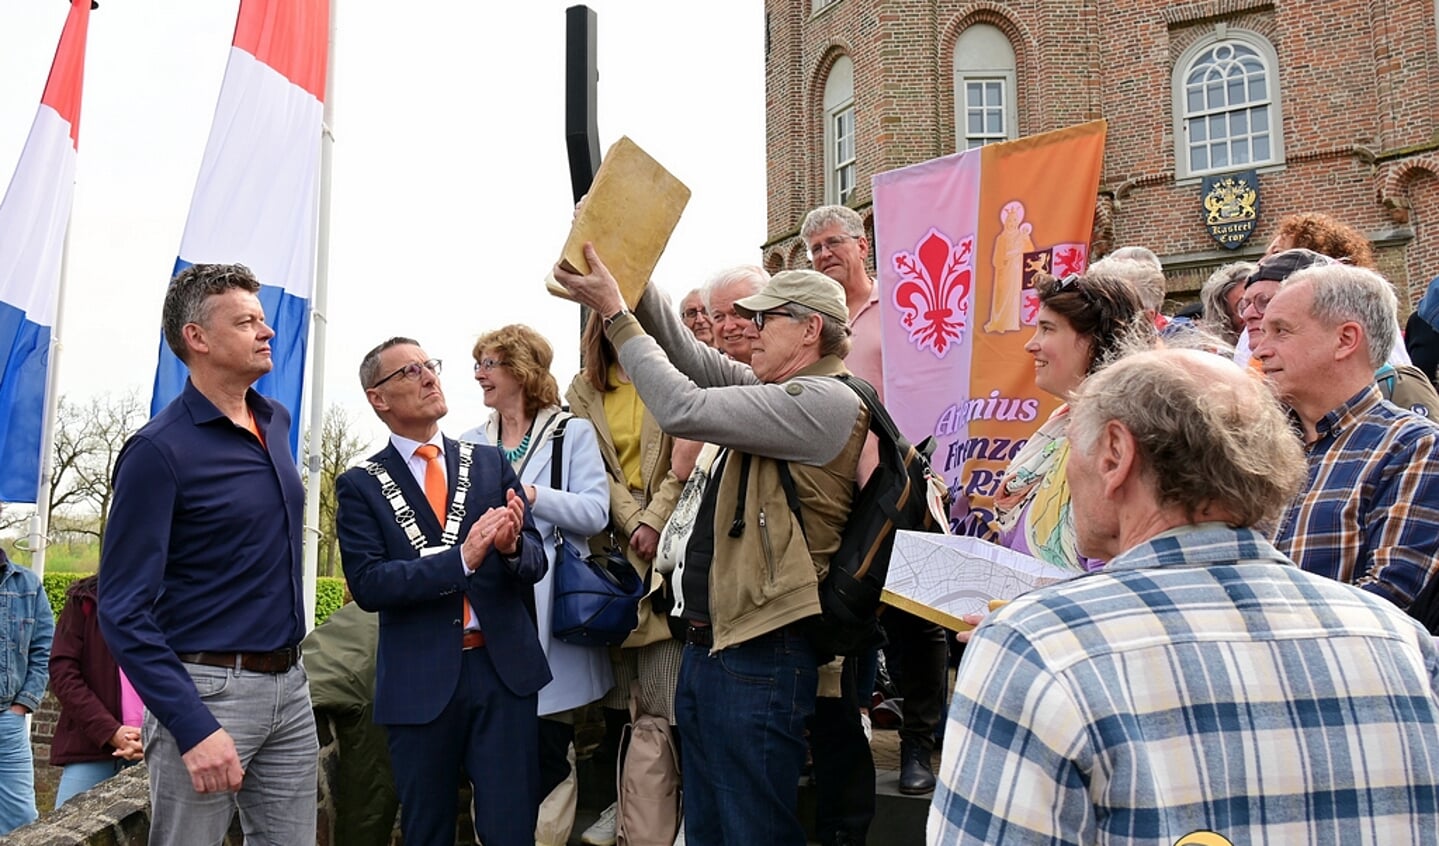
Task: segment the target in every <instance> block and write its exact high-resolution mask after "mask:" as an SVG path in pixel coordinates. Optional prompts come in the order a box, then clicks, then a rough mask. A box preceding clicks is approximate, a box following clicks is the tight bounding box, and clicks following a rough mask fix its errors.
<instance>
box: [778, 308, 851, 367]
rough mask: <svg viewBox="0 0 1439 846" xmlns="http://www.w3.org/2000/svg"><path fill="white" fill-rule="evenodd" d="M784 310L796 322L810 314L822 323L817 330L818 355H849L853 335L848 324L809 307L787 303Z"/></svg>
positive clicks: (841, 356)
mask: <svg viewBox="0 0 1439 846" xmlns="http://www.w3.org/2000/svg"><path fill="white" fill-rule="evenodd" d="M785 310H786V311H788V312H789V313H790V314H792V315H794V317H795V319H796V320H803V319H804V318H806V317H809V316H810V315H811V314H818V315H819V316H820V318H821V319H822V320H823V321H824V323H823V324H822V325H821V326H820V328H819V354H820V355H822V356H825V355H837V356H839V357H840V358H844V357H845V356H847V355H849V348H850V345H851V343H852V341H851V340H850V336H851V335H853V334H854V332H853V331H851V330H850V328H849V324H848V323H846V322H845V321H843V320H840V319H838V318H835V317H832V316H831V315H828V314H825V313H824V312H822V311H816V310H815V309H812V308H810V307H809V306H804V305H800V304H799V303H794V302H792V303H788V304H786V305H785Z"/></svg>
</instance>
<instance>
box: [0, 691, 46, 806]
mask: <svg viewBox="0 0 1439 846" xmlns="http://www.w3.org/2000/svg"><path fill="white" fill-rule="evenodd" d="M38 816H40V814H39V813H38V812H37V811H36V809H35V762H34V759H33V758H32V757H31V756H30V732H29V730H28V729H27V728H26V726H25V715H24V714H17V713H15V712H14V711H11V710H10V708H9V706H6V707H5V708H4V709H3V710H0V834H8V833H10V832H12V831H14V830H15V829H17V828H19V827H20V826H22V825H26V824H28V823H32V822H34V821H35V819H36V818H37V817H38Z"/></svg>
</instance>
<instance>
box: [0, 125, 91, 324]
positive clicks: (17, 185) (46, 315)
mask: <svg viewBox="0 0 1439 846" xmlns="http://www.w3.org/2000/svg"><path fill="white" fill-rule="evenodd" d="M74 185H75V148H74V146H72V145H71V143H70V124H69V122H68V121H66V120H65V119H64V118H62V117H60V114H59V113H58V112H56V111H55V110H54V109H52V108H50V107H49V106H45V105H42V106H41V107H40V109H39V111H38V112H37V113H36V116H35V123H34V125H33V126H32V127H31V129H30V137H29V138H28V139H26V141H25V148H24V150H23V151H22V152H21V153H20V163H19V165H18V166H17V167H16V169H15V175H14V177H13V178H12V180H11V182H10V188H9V189H8V190H7V191H6V192H5V199H4V202H3V203H0V233H3V237H0V302H4V303H7V304H8V305H11V306H14V307H15V308H18V309H20V310H21V311H23V312H25V315H26V318H27V319H28V320H30V321H31V322H32V323H35V324H38V325H40V326H54V325H55V310H56V307H57V300H58V297H57V293H58V291H59V280H60V254H61V245H62V244H63V242H64V240H65V225H66V222H67V221H68V220H69V217H70V204H71V202H72V200H73V199H74V196H75V192H74Z"/></svg>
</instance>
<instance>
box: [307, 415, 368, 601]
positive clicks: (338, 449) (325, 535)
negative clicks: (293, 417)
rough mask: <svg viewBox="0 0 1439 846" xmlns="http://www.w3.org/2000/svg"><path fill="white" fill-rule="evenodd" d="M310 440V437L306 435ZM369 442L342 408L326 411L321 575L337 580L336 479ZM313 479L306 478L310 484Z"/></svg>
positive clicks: (322, 438) (318, 564)
mask: <svg viewBox="0 0 1439 846" xmlns="http://www.w3.org/2000/svg"><path fill="white" fill-rule="evenodd" d="M305 437H306V441H307V442H308V440H309V433H306V435H305ZM366 446H367V442H366V441H365V439H364V438H362V437H360V436H359V435H357V434H356V433H355V421H354V420H352V419H350V414H349V412H347V411H345V409H344V408H342V407H340V406H338V405H332V406H330V407H329V408H327V409H325V428H324V431H323V432H321V433H320V539H319V547H318V550H317V552H318V555H317V559H318V561H317V562H316V570H317V571H318V573H317V575H321V576H336V575H339V571H340V550H339V541H338V540H337V539H336V538H335V508H336V502H335V479H337V478H339V476H340V474H341V473H343V472H345V470H346V469H347V468H348V467H349V466H350V464H351V463H352V462H353V461H354V460H355V459H356V458H358V457H359V456H360V453H362V452H364V451H365V447H366ZM308 483H309V477H308V476H306V484H308Z"/></svg>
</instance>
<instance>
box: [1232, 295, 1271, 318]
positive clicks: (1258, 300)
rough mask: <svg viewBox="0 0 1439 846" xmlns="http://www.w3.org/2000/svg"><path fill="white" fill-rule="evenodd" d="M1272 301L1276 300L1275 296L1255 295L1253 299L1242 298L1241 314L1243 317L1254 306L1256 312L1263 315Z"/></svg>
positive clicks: (1240, 303) (1240, 302) (1240, 301)
mask: <svg viewBox="0 0 1439 846" xmlns="http://www.w3.org/2000/svg"><path fill="white" fill-rule="evenodd" d="M1272 299H1274V295H1273V294H1255V295H1254V296H1253V297H1242V298H1241V299H1240V300H1239V313H1240V314H1241V315H1242V314H1244V312H1246V311H1248V310H1249V307H1250V306H1254V311H1255V312H1256V313H1258V314H1261V315H1262V314H1264V312H1265V311H1266V310H1267V309H1268V308H1269V301H1270V300H1272Z"/></svg>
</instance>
